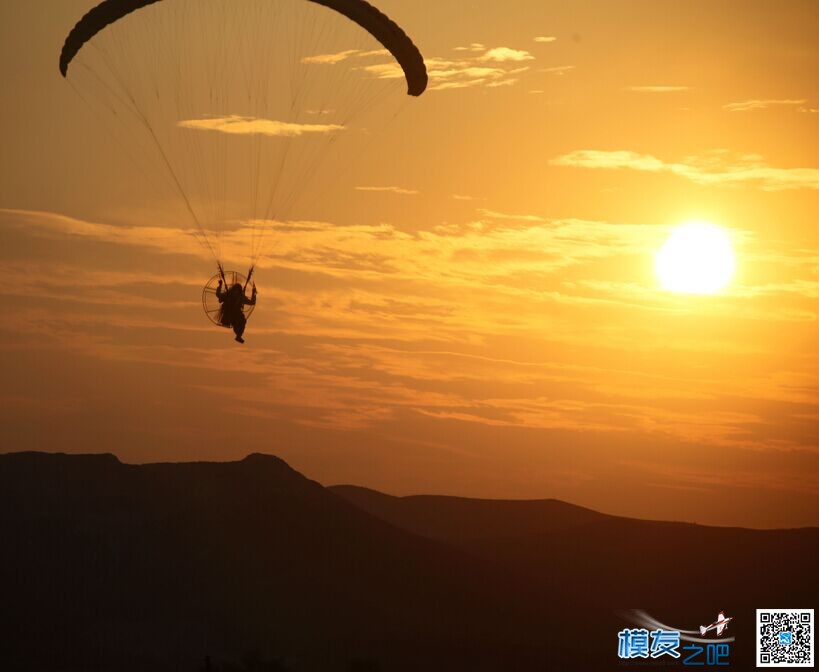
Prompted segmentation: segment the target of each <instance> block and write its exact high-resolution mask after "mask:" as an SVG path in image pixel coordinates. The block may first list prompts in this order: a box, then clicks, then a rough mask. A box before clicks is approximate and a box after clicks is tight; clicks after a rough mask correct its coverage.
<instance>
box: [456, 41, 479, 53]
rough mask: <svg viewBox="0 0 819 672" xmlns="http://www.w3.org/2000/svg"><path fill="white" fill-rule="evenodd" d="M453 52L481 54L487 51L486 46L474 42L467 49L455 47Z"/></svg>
mask: <svg viewBox="0 0 819 672" xmlns="http://www.w3.org/2000/svg"><path fill="white" fill-rule="evenodd" d="M453 51H474V52H481V51H486V45H485V44H481V43H480V42H473V43H472V44H470V45H469V46H467V47H455V49H454V50H453Z"/></svg>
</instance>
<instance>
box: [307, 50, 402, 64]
mask: <svg viewBox="0 0 819 672" xmlns="http://www.w3.org/2000/svg"><path fill="white" fill-rule="evenodd" d="M389 53H390V52H389V51H387V50H386V49H374V50H372V51H361V50H360V49H347V50H345V51H339V52H336V53H334V54H316V55H314V56H305V57H304V58H302V59H301V62H302V63H307V64H313V65H335V64H336V63H341V62H342V61H346V60H349V59H351V58H368V57H370V56H387V55H389Z"/></svg>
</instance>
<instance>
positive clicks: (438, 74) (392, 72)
mask: <svg viewBox="0 0 819 672" xmlns="http://www.w3.org/2000/svg"><path fill="white" fill-rule="evenodd" d="M455 50H456V51H463V52H466V53H468V54H476V55H475V56H464V57H463V58H439V57H428V58H427V59H426V66H427V73H428V75H429V82H430V83H429V87H428V90H429V91H446V90H453V89H466V88H472V87H479V86H485V87H489V88H498V87H506V86H511V85H513V84H515V83H516V82H517V81H518V77H517V75H520V74H522V73H524V72H526V71H527V70H528V66H520V65H519V64H520V63H522V62H525V61H529V60H532V59H533V58H534V56H532V55H531V54H529V53H528V52H525V51H518V50H516V49H509V48H508V47H494V48H492V49H487V48H486V47H485V46H484V45H482V44H478V43H475V44H473V45H471V46H470V47H456V48H455ZM477 54H480V55H479V56H478V55H477ZM510 65H511V66H516V65H517V66H518V67H509V66H510ZM357 69H358V70H361V71H362V72H366V73H369V74H371V75H373V76H374V77H376V78H377V79H399V78H401V77H404V72H403V70H402V69H401V66H400V65H398V63H395V62H394V61H391V62H388V63H374V64H371V65H364V66H357Z"/></svg>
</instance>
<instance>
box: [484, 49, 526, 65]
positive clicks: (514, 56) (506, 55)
mask: <svg viewBox="0 0 819 672" xmlns="http://www.w3.org/2000/svg"><path fill="white" fill-rule="evenodd" d="M534 58H535V57H534V56H532V54H530V53H529V52H528V51H523V50H521V49H510V48H509V47H495V48H494V49H489V50H487V52H486V53H485V54H484V55H483V56H481V57H480V60H481V61H497V62H498V63H506V62H508V61H518V62H520V61H532V60H534Z"/></svg>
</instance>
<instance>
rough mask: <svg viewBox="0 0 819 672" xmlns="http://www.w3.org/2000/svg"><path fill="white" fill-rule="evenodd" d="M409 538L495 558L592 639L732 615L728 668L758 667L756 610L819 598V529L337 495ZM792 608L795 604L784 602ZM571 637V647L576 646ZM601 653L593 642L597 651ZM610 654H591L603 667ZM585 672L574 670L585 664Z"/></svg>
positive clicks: (543, 504)
mask: <svg viewBox="0 0 819 672" xmlns="http://www.w3.org/2000/svg"><path fill="white" fill-rule="evenodd" d="M330 490H332V491H333V492H335V493H336V494H338V495H339V496H341V497H344V498H345V499H347V500H348V501H350V502H351V503H354V504H355V505H356V506H359V507H360V508H362V510H365V511H367V512H368V513H371V514H373V515H375V516H378V517H379V518H382V519H383V520H385V521H388V522H390V523H392V524H394V525H397V526H399V527H403V528H405V529H407V530H411V531H412V532H413V533H415V534H417V535H419V536H423V537H427V538H429V539H434V540H437V541H439V542H442V543H445V544H447V545H449V546H450V547H452V548H456V549H459V550H462V551H464V552H465V553H468V554H469V555H470V556H472V557H474V558H477V559H481V560H484V561H487V562H491V563H493V564H495V565H496V566H499V567H502V568H504V569H505V570H507V571H510V572H512V573H514V574H515V575H516V576H518V577H519V578H521V579H522V580H524V581H526V583H527V584H528V585H529V586H530V587H531V589H532V590H533V591H536V592H537V593H538V594H547V595H549V596H550V598H551V599H553V600H555V603H556V604H558V605H561V606H560V607H559V608H560V609H561V610H564V613H565V615H566V618H568V619H576V622H579V623H582V624H583V629H584V630H586V631H587V633H588V634H589V639H590V640H594V639H595V637H599V638H602V639H604V640H605V638H606V637H607V633H608V636H609V639H610V637H611V633H616V632H617V631H618V630H619V629H621V628H623V627H633V626H626V622H625V621H624V620H623V612H624V611H628V610H629V609H630V608H639V609H642V610H646V611H648V612H650V613H651V614H652V615H653V616H655V617H657V618H658V619H659V620H660V621H661V622H664V623H672V624H673V625H674V626H676V627H679V628H681V629H696V626H697V625H700V624H704V625H708V623H710V622H711V621H713V620H714V618H713V617H715V616H716V614H717V610H718V609H729V608H730V610H732V611H731V614H732V615H733V616H734V617H735V618H734V621H733V624H732V628H731V629H732V634H734V635H735V636H736V637H737V638H738V639H737V641H743V642H744V643H745V646H736V647H735V648H734V650H733V653H732V664H740V665H747V666H748V669H750V668H751V667H753V666H754V659H753V656H754V651H753V643H754V642H755V610H756V609H757V608H771V607H776V606H777V605H778V607H783V608H810V607H811V605H813V604H815V603H816V602H817V597H819V584H817V581H816V579H815V576H814V575H815V568H814V561H813V560H812V559H813V558H816V557H817V555H819V528H802V529H790V530H750V529H742V528H727V527H707V526H701V525H694V524H688V523H673V522H660V521H649V520H634V519H629V518H622V517H617V516H609V515H604V514H601V513H597V512H595V511H591V510H589V509H584V508H582V507H577V506H573V505H571V504H567V503H565V502H561V501H557V500H534V501H510V500H506V501H504V500H479V499H466V498H458V497H447V496H410V497H394V496H390V495H385V494H383V493H379V492H376V491H373V490H369V489H367V488H360V487H357V486H350V485H340V486H332V487H331V488H330ZM787 605H791V606H790V607H788V606H787ZM571 641H575V640H574V639H572V640H571ZM592 646H594V644H592ZM606 655H607V653H606V652H605V651H603V650H601V651H600V652H599V656H595V655H591V656H590V660H592V661H594V662H595V664H599V665H600V666H601V667H600V669H611V666H616V662H614V661H611V662H610V663H609V667H606V664H605V662H603V661H604V659H605V657H606ZM578 669H579V668H578Z"/></svg>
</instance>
